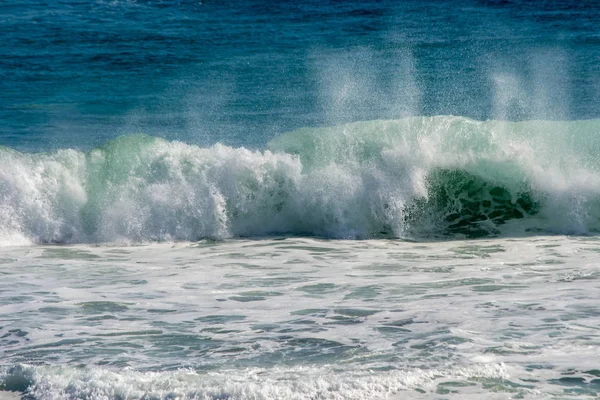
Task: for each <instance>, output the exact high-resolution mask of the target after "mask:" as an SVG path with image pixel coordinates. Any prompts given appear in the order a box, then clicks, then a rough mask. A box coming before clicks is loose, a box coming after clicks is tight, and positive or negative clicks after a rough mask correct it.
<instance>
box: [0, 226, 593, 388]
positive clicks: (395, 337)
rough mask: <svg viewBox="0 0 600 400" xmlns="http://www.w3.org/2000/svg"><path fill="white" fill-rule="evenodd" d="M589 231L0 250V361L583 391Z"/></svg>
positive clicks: (114, 379)
mask: <svg viewBox="0 0 600 400" xmlns="http://www.w3.org/2000/svg"><path fill="white" fill-rule="evenodd" d="M599 251H600V242H599V241H598V240H597V239H596V238H592V237H590V238H569V237H564V236H554V237H527V238H518V239H495V240H481V241H476V242H473V241H450V242H423V243H410V242H401V241H388V240H368V241H330V240H316V239H302V238H282V239H264V240H232V241H226V242H206V241H205V242H199V243H196V244H161V245H147V246H133V247H114V246H94V247H91V246H69V247H66V246H39V247H33V248H13V249H11V250H7V251H4V252H3V255H2V264H1V266H0V274H1V276H2V280H1V284H0V319H1V320H2V321H3V323H2V326H1V328H0V338H1V339H0V344H1V348H2V363H3V364H4V365H5V368H4V370H3V372H2V373H3V375H2V379H3V382H4V387H5V388H6V389H11V390H28V393H30V394H31V395H33V396H34V397H35V398H41V399H46V398H56V399H58V398H82V399H101V398H121V399H124V398H181V399H184V398H190V399H191V398H198V399H204V398H208V399H224V398H231V399H282V398H288V399H307V398H322V399H341V398H344V399H376V398H392V397H393V398H395V397H394V396H397V398H406V397H411V398H412V397H414V398H456V399H459V398H460V399H462V398H468V397H469V396H472V397H473V398H482V397H485V398H515V397H516V398H539V397H543V398H549V397H556V398H570V397H573V398H575V397H576V398H595V396H596V395H597V393H598V390H599V388H600V380H599V376H600V371H599V370H598V359H599V358H598V357H599V356H600V354H599V350H598V340H599V339H600V334H599V333H598V315H599V308H598V304H599V302H598V301H599V300H600V299H599V296H600V295H599V293H600V291H599V290H598V284H599V279H600V269H599V268H598V264H597V259H598V252H599Z"/></svg>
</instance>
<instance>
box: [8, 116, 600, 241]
mask: <svg viewBox="0 0 600 400" xmlns="http://www.w3.org/2000/svg"><path fill="white" fill-rule="evenodd" d="M599 200H600V120H586V121H569V122H561V121H525V122H504V121H475V120H471V119H468V118H464V117H455V116H436V117H411V118H405V119H400V120H385V121H363V122H356V123H351V124H346V125H341V126H335V127H326V128H302V129H299V130H297V131H294V132H290V133H286V134H283V135H281V136H279V137H277V138H275V139H274V140H272V141H271V142H270V143H268V145H267V148H266V149H265V150H263V151H254V150H249V149H246V148H243V147H242V148H232V147H228V146H224V145H221V144H216V145H214V146H212V147H207V148H202V147H197V146H193V145H188V144H185V143H181V142H169V141H166V140H163V139H160V138H155V137H149V136H145V135H132V136H123V137H120V138H117V139H115V140H113V141H111V142H108V143H107V144H106V145H104V146H102V147H99V148H96V149H93V150H91V151H89V152H87V153H84V152H81V151H77V150H73V149H64V150H59V151H57V152H54V153H37V154H31V153H19V152H17V151H14V150H12V149H9V148H0V244H2V245H14V244H24V243H89V242H119V241H127V242H130V241H134V242H144V241H165V240H183V241H194V240H198V239H202V238H217V239H220V238H229V237H240V236H262V235H284V234H291V235H317V236H324V237H330V238H372V237H393V238H412V239H420V238H444V237H457V236H459V237H461V236H462V237H464V236H466V237H474V236H488V235H511V234H522V233H523V232H526V231H535V232H549V233H574V234H586V233H594V232H597V231H598V230H599V229H600V223H599V220H600V202H599Z"/></svg>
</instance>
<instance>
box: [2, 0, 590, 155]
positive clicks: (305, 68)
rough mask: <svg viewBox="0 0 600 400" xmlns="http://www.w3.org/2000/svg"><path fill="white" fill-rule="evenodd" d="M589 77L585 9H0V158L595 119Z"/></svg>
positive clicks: (577, 4)
mask: <svg viewBox="0 0 600 400" xmlns="http://www.w3.org/2000/svg"><path fill="white" fill-rule="evenodd" d="M599 61H600V3H598V2H594V1H587V2H586V1H583V2H581V1H453V2H447V1H397V2H396V1H361V2H358V1H354V2H344V1H323V0H319V1H305V2H300V3H299V2H291V1H282V2H272V1H235V2H218V1H210V0H209V1H205V2H199V1H184V0H162V1H159V0H149V1H141V0H139V1H135V0H113V1H108V0H90V1H77V0H61V1H58V0H56V1H42V0H4V1H2V2H1V3H0V122H1V124H0V144H1V145H4V146H9V147H13V148H17V149H19V150H27V151H40V150H46V149H52V148H64V147H75V148H82V149H88V148H91V147H93V146H96V145H99V144H102V143H104V142H106V141H107V140H108V139H110V138H113V137H116V136H119V135H123V134H131V133H138V132H144V133H148V134H151V135H157V136H163V137H166V138H169V139H179V140H183V141H185V142H187V143H196V144H202V145H206V144H212V143H215V142H222V143H225V144H230V145H234V146H242V145H243V146H246V147H254V148H256V147H258V148H261V147H263V146H264V144H265V143H266V142H267V141H268V140H270V139H271V138H273V137H275V136H277V135H278V134H280V133H282V132H285V131H289V130H292V129H295V128H298V127H302V126H321V125H333V124H337V123H340V122H346V121H358V120H371V119H378V118H395V117H399V116H406V115H441V114H444V115H446V114H452V115H461V116H466V117H471V118H476V119H481V120H485V119H510V120H526V119H559V120H572V119H588V118H597V117H598V116H600V62H599Z"/></svg>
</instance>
